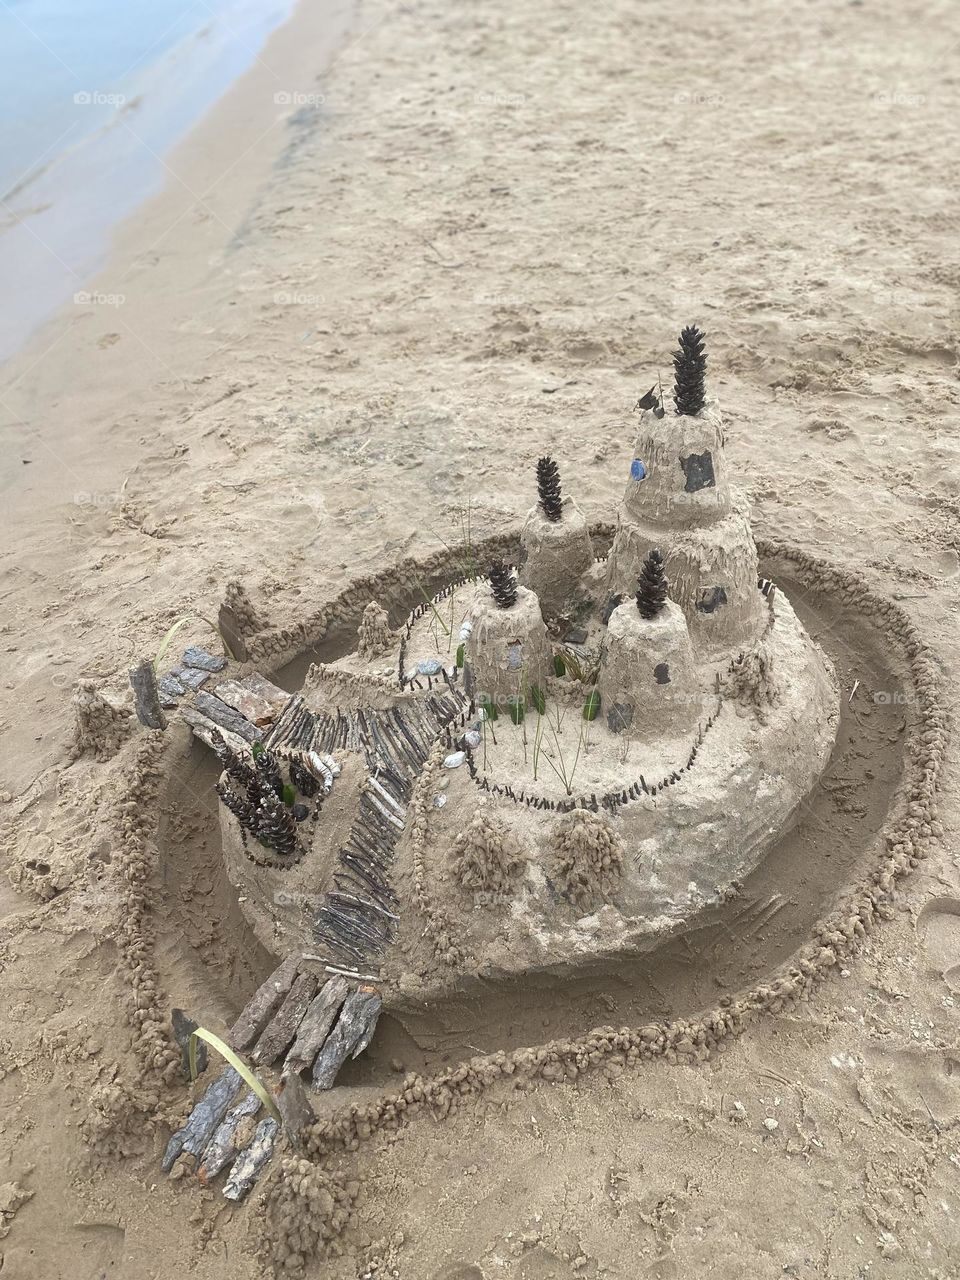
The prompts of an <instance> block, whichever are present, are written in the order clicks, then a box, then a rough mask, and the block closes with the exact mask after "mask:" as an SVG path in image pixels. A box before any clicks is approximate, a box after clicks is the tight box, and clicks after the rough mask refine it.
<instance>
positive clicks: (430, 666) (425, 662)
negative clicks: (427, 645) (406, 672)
mask: <svg viewBox="0 0 960 1280" xmlns="http://www.w3.org/2000/svg"><path fill="white" fill-rule="evenodd" d="M442 670H443V663H442V662H441V661H440V659H439V658H421V659H420V661H419V662H418V663H417V675H418V676H437V675H439V674H440V672H441V671H442Z"/></svg>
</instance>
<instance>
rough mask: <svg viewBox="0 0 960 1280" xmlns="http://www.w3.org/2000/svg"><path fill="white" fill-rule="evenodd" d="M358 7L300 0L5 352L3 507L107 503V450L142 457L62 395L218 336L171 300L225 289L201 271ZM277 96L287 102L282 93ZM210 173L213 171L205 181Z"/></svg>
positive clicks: (176, 359) (221, 254) (173, 366)
mask: <svg viewBox="0 0 960 1280" xmlns="http://www.w3.org/2000/svg"><path fill="white" fill-rule="evenodd" d="M352 14H353V5H352V3H351V0H332V3H329V4H328V3H325V4H324V5H323V7H322V10H321V9H318V8H316V7H313V6H311V5H310V4H308V3H307V0H297V3H296V5H295V7H294V9H293V10H292V12H291V13H290V14H289V15H288V16H287V17H286V18H285V19H284V20H283V21H282V22H281V24H280V25H279V26H278V27H276V28H275V29H274V30H273V32H272V33H271V34H270V36H269V37H268V39H267V41H266V44H265V45H264V47H263V48H262V49H261V51H260V53H259V54H256V55H254V62H253V65H251V66H250V67H249V68H248V69H247V70H246V71H244V72H243V73H242V74H241V75H240V76H239V77H237V78H236V79H234V80H233V82H232V83H231V84H230V85H229V87H228V88H227V89H226V90H225V92H223V93H222V94H221V95H220V96H219V97H218V98H217V99H216V100H215V101H214V102H213V103H211V104H210V105H209V106H208V107H207V108H206V109H205V110H204V111H203V112H202V114H201V115H200V116H199V117H198V119H197V120H196V121H195V122H194V124H193V125H192V126H191V127H190V128H189V130H188V132H187V133H186V134H185V136H183V137H182V138H181V139H180V140H179V141H178V142H176V143H175V144H174V146H173V147H172V148H171V150H170V151H169V153H168V154H166V155H165V156H163V157H158V158H159V160H160V163H161V164H162V167H163V172H164V180H163V185H162V188H161V190H159V191H158V192H155V193H153V194H149V195H147V196H146V198H145V199H144V200H143V201H142V202H140V203H139V204H138V205H137V207H136V208H135V209H134V210H133V211H132V212H131V213H130V214H129V215H127V216H126V217H124V218H122V219H121V220H120V222H119V223H117V224H116V225H115V226H114V227H113V228H112V230H111V232H110V235H109V248H108V250H107V256H106V261H105V263H104V265H103V266H102V268H101V269H100V270H98V271H96V272H95V273H94V274H93V275H92V276H91V277H89V278H83V279H80V278H78V280H77V284H78V292H77V294H76V295H75V298H81V299H83V298H85V299H88V300H89V301H86V302H80V303H79V304H78V303H77V302H76V301H74V302H70V301H66V302H64V303H63V304H62V305H60V306H58V307H57V308H56V310H55V311H54V312H53V313H52V314H51V315H50V316H49V317H48V318H47V319H46V320H45V321H43V322H41V323H40V324H39V325H38V326H37V327H36V328H35V329H34V330H33V331H32V332H31V333H30V334H29V335H28V337H27V338H26V340H25V341H24V342H23V344H22V345H21V346H20V347H19V348H18V349H17V350H16V351H14V352H13V353H12V354H11V355H10V356H9V357H8V358H7V359H6V360H4V361H3V362H2V363H0V430H2V431H3V432H4V436H5V439H7V441H8V449H7V450H6V451H5V453H4V458H3V461H0V495H2V499H0V500H2V502H3V504H4V508H5V511H6V514H7V515H8V517H10V518H15V517H16V516H17V514H18V513H19V512H20V511H22V510H24V509H26V510H30V511H32V512H34V514H35V508H34V506H33V503H34V502H35V500H36V497H37V495H38V494H39V493H43V494H44V495H45V496H46V497H52V498H53V499H54V501H59V502H62V501H69V500H71V497H72V496H73V495H76V494H81V495H91V497H92V500H93V501H94V502H96V501H102V500H103V499H102V497H101V498H100V499H98V498H97V497H96V496H95V495H97V494H100V495H104V494H110V493H111V492H115V486H113V481H112V480H111V479H108V478H107V476H106V475H105V474H104V458H105V457H106V458H108V459H109V460H110V463H111V464H114V473H113V474H114V475H118V474H119V473H120V467H121V466H122V465H123V464H128V463H130V462H131V461H133V460H134V458H135V454H136V445H135V443H134V442H133V441H131V442H129V443H130V446H131V447H130V448H129V450H128V449H127V448H126V447H125V446H126V442H124V441H120V440H118V439H117V437H116V434H115V433H111V437H110V441H109V448H107V449H105V448H104V447H103V445H104V443H105V442H104V440H103V438H102V437H101V438H98V437H97V434H96V428H94V429H93V430H92V431H90V430H88V431H86V432H84V437H83V439H77V437H76V433H75V431H74V430H72V429H71V427H72V425H73V424H71V423H70V421H69V420H68V417H67V414H66V413H64V412H57V410H60V409H61V405H62V401H61V397H66V396H67V395H69V396H70V397H76V396H78V395H79V396H80V397H81V398H82V397H87V396H89V397H96V396H97V395H98V394H102V393H103V392H104V391H106V392H107V394H108V395H109V397H110V400H111V402H112V403H113V404H114V405H116V406H118V407H119V406H120V405H121V404H122V402H123V401H124V400H125V399H128V398H129V397H130V395H131V391H132V387H131V381H133V382H134V383H138V384H140V385H141V386H143V387H144V389H145V390H146V389H147V388H148V387H150V386H151V385H155V384H156V382H157V380H160V381H168V380H172V382H173V383H174V384H175V383H176V382H177V381H178V380H180V381H182V379H183V378H184V376H185V374H186V372H187V371H188V369H190V368H192V367H196V365H197V364H198V363H200V362H202V361H203V359H205V358H206V357H207V356H208V355H209V354H210V352H211V351H214V350H216V349H217V346H218V345H219V344H217V343H216V342H204V338H205V337H208V336H209V335H201V334H197V333H193V334H191V335H189V338H188V339H187V340H185V335H184V333H183V328H184V324H183V316H182V314H181V313H180V312H179V311H178V308H177V305H176V302H177V298H179V297H182V296H183V295H185V294H189V293H192V292H193V291H197V292H199V293H201V294H206V293H208V291H209V293H210V294H213V293H216V292H218V290H217V289H216V287H215V286H211V287H209V290H208V286H207V283H206V282H207V281H208V279H209V278H210V277H211V275H212V274H213V272H214V270H215V266H214V264H215V263H217V262H220V263H223V262H225V261H226V260H227V259H228V258H229V255H230V252H231V249H232V248H234V247H236V245H238V244H239V243H241V242H242V239H243V231H242V228H243V223H244V220H245V219H246V218H247V217H248V216H249V211H250V209H251V207H252V205H253V204H254V202H255V200H256V199H257V197H258V195H259V194H260V193H261V192H262V191H263V190H264V188H265V186H266V184H267V181H268V176H269V173H270V170H271V168H273V167H274V166H275V165H276V164H277V163H278V162H279V161H280V159H281V158H282V157H283V155H284V153H285V152H286V151H287V149H288V148H290V147H291V146H293V145H295V142H296V136H297V135H296V133H295V132H292V129H291V124H292V118H293V117H294V116H295V114H296V111H297V109H298V106H297V104H303V106H302V107H301V109H306V110H309V109H310V104H311V103H314V102H319V103H320V105H321V109H322V94H319V93H318V89H317V83H316V81H317V77H318V76H322V75H323V74H325V73H326V71H327V70H328V68H329V66H330V65H331V63H332V61H333V60H334V59H335V56H336V53H337V49H338V47H339V46H340V44H341V42H342V41H343V40H344V38H345V36H346V33H347V32H348V30H349V27H350V23H351V21H352ZM282 95H286V96H287V97H288V98H289V99H290V102H291V105H289V106H288V105H286V103H283V102H275V101H274V99H275V96H276V97H279V96H282ZM211 174H215V175H218V176H217V177H215V178H214V179H213V181H211V180H210V176H211ZM238 210H239V211H240V214H239V217H238V215H237V211H238ZM221 297H222V293H221ZM120 342H125V344H126V346H127V347H128V348H129V349H130V359H129V360H121V361H117V360H110V361H104V360H103V359H97V357H96V356H95V355H94V356H93V364H92V365H91V363H90V362H89V359H90V356H91V353H94V352H97V351H103V350H107V349H109V347H110V346H113V345H116V344H118V343H120ZM40 372H42V373H43V374H44V375H46V378H47V380H46V383H45V387H44V391H45V392H46V395H47V396H49V398H50V399H51V400H52V402H53V404H52V406H51V407H52V408H53V409H54V412H53V413H50V414H47V413H40V412H38V410H39V409H40V405H41V402H42V399H43V398H45V396H44V395H43V394H41V396H40V397H37V396H36V395H34V394H32V392H31V389H30V388H31V384H32V383H33V382H36V381H39V379H38V378H37V375H38V373H40ZM104 375H106V376H105V377H104ZM131 375H132V376H131ZM51 391H52V392H53V395H52V396H50V394H49V393H50V392H51ZM62 407H63V409H66V407H67V406H66V405H63V406H62ZM118 445H119V446H120V448H119V450H118V448H117V446H118ZM24 459H29V462H24ZM31 467H34V468H37V467H43V468H44V470H45V472H46V474H45V477H44V481H43V483H42V484H40V485H37V484H36V483H35V482H34V479H33V475H34V474H35V473H33V474H31V472H30V468H31ZM51 467H52V468H53V475H54V477H55V478H54V482H53V483H52V484H51V483H50V481H51V473H50V470H49V468H51ZM112 486H113V487H112Z"/></svg>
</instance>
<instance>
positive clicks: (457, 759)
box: [443, 751, 467, 769]
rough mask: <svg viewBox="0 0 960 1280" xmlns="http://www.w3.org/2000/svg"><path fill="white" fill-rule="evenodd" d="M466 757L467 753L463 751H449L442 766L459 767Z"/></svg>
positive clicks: (447, 767)
mask: <svg viewBox="0 0 960 1280" xmlns="http://www.w3.org/2000/svg"><path fill="white" fill-rule="evenodd" d="M466 758H467V753H466V752H465V751H451V753H450V754H449V755H448V756H447V757H446V759H445V760H444V762H443V767H444V768H445V769H459V768H460V766H461V765H462V764H463V762H464V760H466Z"/></svg>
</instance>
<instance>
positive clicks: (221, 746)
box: [210, 729, 256, 787]
mask: <svg viewBox="0 0 960 1280" xmlns="http://www.w3.org/2000/svg"><path fill="white" fill-rule="evenodd" d="M210 739H211V741H210V745H211V746H212V747H213V750H214V753H215V754H216V757H217V759H218V760H219V761H220V763H221V764H222V765H223V768H224V772H225V773H226V774H227V776H228V777H230V778H233V780H234V782H239V783H240V785H241V787H249V785H250V782H251V780H255V778H256V774H255V773H254V771H253V770H252V769H251V768H250V766H249V765H248V764H247V762H246V760H244V759H242V758H241V757H240V756H239V755H238V754H237V752H236V751H234V749H233V748H232V747H228V746H227V743H226V741H225V739H224V736H223V734H222V733H221V732H220V731H219V729H217V730H213V729H211V731H210Z"/></svg>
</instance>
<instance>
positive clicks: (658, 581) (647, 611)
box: [637, 547, 667, 621]
mask: <svg viewBox="0 0 960 1280" xmlns="http://www.w3.org/2000/svg"><path fill="white" fill-rule="evenodd" d="M666 601H667V575H666V574H665V573H664V571H663V552H662V551H660V550H658V548H657V547H654V548H653V550H652V551H651V552H650V554H649V555H648V556H647V558H646V560H644V562H643V568H642V569H641V570H640V580H639V582H638V584H637V608H638V609H639V610H640V616H641V618H646V619H647V620H648V621H649V620H650V619H651V618H655V617H656V616H657V614H658V613H660V611H661V610H662V609H663V606H664V605H665V604H666Z"/></svg>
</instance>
